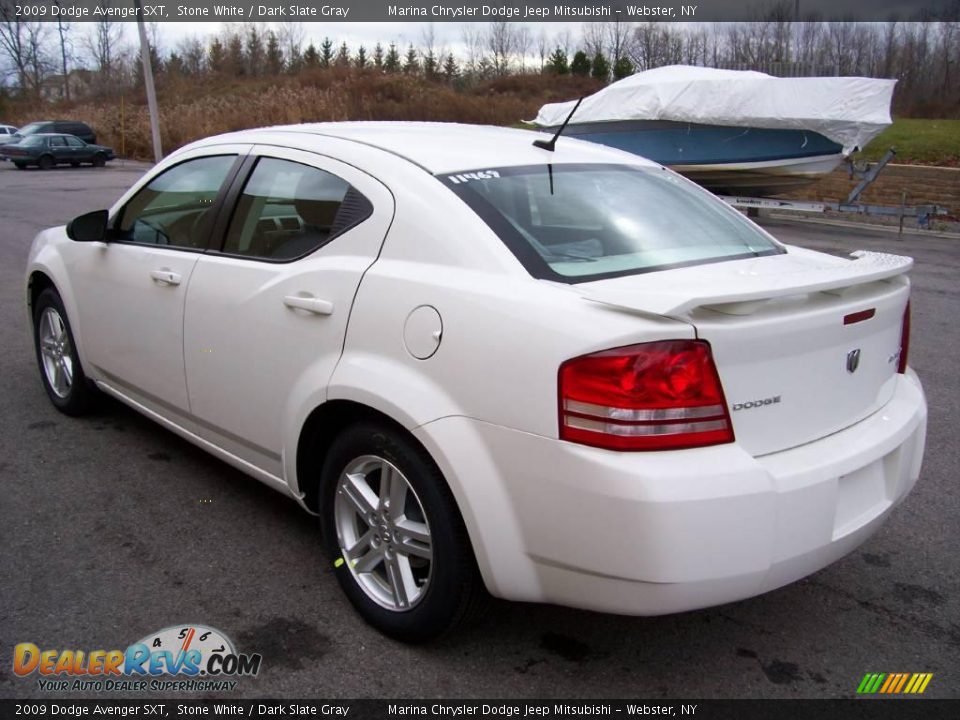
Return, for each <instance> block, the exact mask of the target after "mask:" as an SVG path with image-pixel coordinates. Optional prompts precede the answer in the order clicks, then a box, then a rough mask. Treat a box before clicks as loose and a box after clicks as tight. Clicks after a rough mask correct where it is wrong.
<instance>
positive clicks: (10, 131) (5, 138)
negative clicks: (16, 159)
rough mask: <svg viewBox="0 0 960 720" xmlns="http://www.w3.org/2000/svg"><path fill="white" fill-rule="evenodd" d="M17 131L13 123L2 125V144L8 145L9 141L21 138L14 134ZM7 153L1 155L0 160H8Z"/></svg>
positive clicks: (0, 127) (0, 128)
mask: <svg viewBox="0 0 960 720" xmlns="http://www.w3.org/2000/svg"><path fill="white" fill-rule="evenodd" d="M16 132H17V129H16V128H15V127H14V126H13V125H0V145H6V144H7V143H9V142H14V141H16V140H19V138H15V137H14V134H15V133H16ZM6 159H7V157H6V156H5V155H0V160H6Z"/></svg>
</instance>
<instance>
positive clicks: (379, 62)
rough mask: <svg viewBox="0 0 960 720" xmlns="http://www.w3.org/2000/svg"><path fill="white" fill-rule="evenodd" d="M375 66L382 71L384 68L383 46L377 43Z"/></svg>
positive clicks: (374, 56)
mask: <svg viewBox="0 0 960 720" xmlns="http://www.w3.org/2000/svg"><path fill="white" fill-rule="evenodd" d="M373 66H374V67H375V68H376V69H377V70H380V69H382V68H383V45H381V44H380V43H377V46H376V47H375V48H373Z"/></svg>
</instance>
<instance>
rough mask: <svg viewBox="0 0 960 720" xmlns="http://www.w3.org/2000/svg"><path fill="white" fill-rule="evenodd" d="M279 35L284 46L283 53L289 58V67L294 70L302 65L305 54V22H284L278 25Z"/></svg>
mask: <svg viewBox="0 0 960 720" xmlns="http://www.w3.org/2000/svg"><path fill="white" fill-rule="evenodd" d="M277 37H278V38H279V39H280V45H281V46H282V47H283V54H284V55H285V56H286V59H287V67H288V68H293V69H294V71H295V70H296V69H297V68H299V67H300V61H301V58H302V56H303V40H304V30H303V23H299V22H282V23H279V24H278V27H277Z"/></svg>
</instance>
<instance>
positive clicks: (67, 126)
mask: <svg viewBox="0 0 960 720" xmlns="http://www.w3.org/2000/svg"><path fill="white" fill-rule="evenodd" d="M39 133H44V134H48V133H55V134H61V135H76V136H77V137H78V138H80V139H81V140H83V141H84V142H85V143H90V144H95V143H96V142H97V134H96V133H95V132H94V131H93V128H92V127H90V126H89V125H87V124H86V123H85V122H80V121H79V120H38V121H36V122H32V123H29V124H27V125H24V126H23V127H22V128H20V129H19V130H18V131H17V135H19V136H21V137H26V136H28V135H37V134H39Z"/></svg>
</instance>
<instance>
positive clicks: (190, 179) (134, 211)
mask: <svg viewBox="0 0 960 720" xmlns="http://www.w3.org/2000/svg"><path fill="white" fill-rule="evenodd" d="M235 160H236V155H216V156H213V157H205V158H197V159H195V160H187V161H186V162H182V163H180V164H179V165H175V166H174V167H172V168H170V169H169V170H167V171H165V172H163V173H161V174H160V175H158V176H157V177H155V178H153V180H151V181H150V182H149V183H148V184H147V185H146V186H145V187H143V188H141V189H140V191H139V192H138V193H137V194H136V195H134V196H133V198H131V200H130V201H129V202H128V203H127V204H126V206H124V208H123V210H122V212H121V215H120V222H119V224H118V225H117V227H116V239H117V240H126V241H128V242H134V243H142V244H145V245H172V246H175V247H182V248H192V249H203V248H205V247H206V233H207V228H208V226H209V221H210V219H211V218H210V210H211V208H212V207H213V204H214V201H215V200H216V198H217V194H218V193H219V192H220V187H221V186H222V185H223V182H224V180H225V179H226V177H227V174H228V173H229V172H230V168H231V167H233V164H234V161H235Z"/></svg>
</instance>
